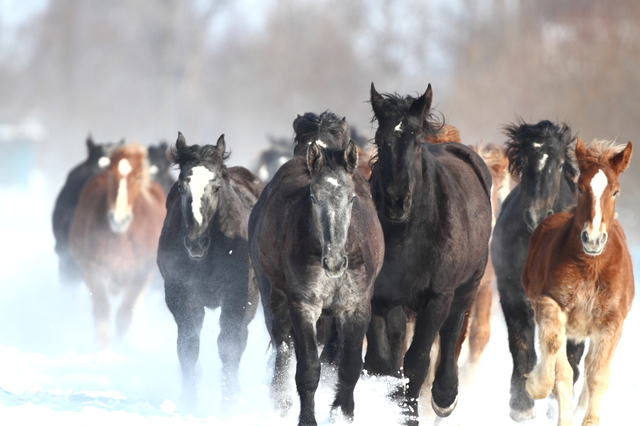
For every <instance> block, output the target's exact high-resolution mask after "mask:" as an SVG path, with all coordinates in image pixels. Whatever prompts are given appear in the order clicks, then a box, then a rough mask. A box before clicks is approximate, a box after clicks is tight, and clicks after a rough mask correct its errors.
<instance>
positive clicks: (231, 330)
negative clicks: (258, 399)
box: [218, 281, 249, 400]
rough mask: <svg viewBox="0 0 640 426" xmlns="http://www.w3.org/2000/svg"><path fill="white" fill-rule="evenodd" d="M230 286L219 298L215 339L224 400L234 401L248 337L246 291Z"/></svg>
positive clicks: (238, 285)
mask: <svg viewBox="0 0 640 426" xmlns="http://www.w3.org/2000/svg"><path fill="white" fill-rule="evenodd" d="M229 283H230V286H229V288H227V290H228V291H227V292H226V293H225V294H224V295H223V297H222V303H221V305H222V306H221V311H220V334H219V335H218V355H219V356H220V359H221V360H222V398H223V400H229V399H231V398H233V397H234V396H235V395H236V394H237V392H238V390H239V387H240V386H239V383H238V369H239V367H240V359H241V358H242V354H243V353H244V350H245V348H246V347H247V338H248V336H249V329H248V327H247V326H248V324H247V323H246V322H245V321H244V315H245V310H246V305H247V290H248V287H247V285H245V284H244V282H233V281H230V282H229ZM243 287H244V288H243Z"/></svg>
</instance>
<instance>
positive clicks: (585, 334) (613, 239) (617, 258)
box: [522, 138, 634, 426]
mask: <svg viewBox="0 0 640 426" xmlns="http://www.w3.org/2000/svg"><path fill="white" fill-rule="evenodd" d="M621 148H622V147H621V146H615V145H613V143H611V142H607V141H596V142H594V143H592V144H591V145H590V146H589V147H588V148H585V146H584V144H583V143H582V140H580V138H578V141H577V144H576V158H577V160H578V168H579V170H580V177H579V178H578V188H579V190H578V192H579V196H578V205H577V206H576V207H575V208H574V209H572V210H571V211H570V212H562V213H556V214H554V215H552V216H549V217H547V218H546V219H545V220H543V221H542V223H540V225H539V226H538V227H537V228H536V229H535V231H534V232H533V234H532V235H531V239H530V240H529V254H528V256H527V261H526V263H525V266H524V270H523V273H522V283H523V285H524V288H525V290H526V292H527V296H528V297H529V300H531V305H532V307H533V310H534V312H535V319H536V323H537V324H538V328H539V331H538V336H539V339H540V362H539V363H538V364H537V365H536V366H535V368H534V369H533V372H532V373H531V374H530V375H529V377H528V379H527V381H526V389H527V392H528V393H529V394H530V395H531V396H532V397H533V398H535V399H541V398H545V397H546V396H547V395H548V394H549V392H550V391H552V390H553V394H554V395H555V396H556V398H557V399H558V405H559V418H558V425H561V426H565V425H571V424H572V420H571V417H572V413H571V411H572V403H571V400H572V393H573V369H572V367H571V365H570V363H569V360H568V358H567V353H566V342H567V341H568V340H573V341H574V342H583V341H586V340H587V339H589V352H588V354H587V357H586V360H585V385H584V388H583V389H582V394H581V395H580V401H579V408H581V409H585V408H586V410H587V411H586V414H585V416H584V419H583V421H582V425H583V426H586V425H596V424H598V423H599V413H600V401H601V399H602V396H603V394H604V392H605V391H606V389H607V387H608V385H609V375H610V374H609V373H610V364H611V358H612V357H613V352H614V350H615V348H616V346H617V344H618V340H619V339H620V335H621V334H622V323H623V322H624V319H625V317H626V316H627V313H628V312H629V309H630V308H631V303H632V301H633V298H634V281H633V268H632V265H631V256H630V254H629V250H628V248H627V243H626V238H625V235H624V232H623V231H622V227H621V226H620V223H619V222H618V221H617V220H616V218H615V217H616V213H615V207H616V198H617V197H618V195H619V194H620V183H619V181H618V177H619V176H620V173H622V171H623V170H624V169H625V168H626V167H627V166H628V165H629V161H630V160H631V149H632V148H631V142H629V143H628V144H627V146H626V147H625V148H624V149H621Z"/></svg>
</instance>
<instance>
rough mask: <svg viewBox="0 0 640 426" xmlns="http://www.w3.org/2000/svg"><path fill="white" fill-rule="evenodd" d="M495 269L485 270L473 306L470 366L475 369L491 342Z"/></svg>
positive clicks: (470, 328)
mask: <svg viewBox="0 0 640 426" xmlns="http://www.w3.org/2000/svg"><path fill="white" fill-rule="evenodd" d="M494 278H495V275H494V274H493V269H491V270H490V269H489V266H488V265H487V269H486V270H485V274H484V275H483V276H482V280H481V281H480V286H479V287H478V293H477V295H476V301H475V303H474V305H473V307H472V308H471V318H470V322H471V325H470V327H469V361H468V363H469V366H470V367H471V369H472V372H473V370H474V369H475V368H476V367H477V365H478V363H479V362H480V356H482V352H484V348H486V347H487V343H489V337H490V336H491V302H492V298H493V279H494Z"/></svg>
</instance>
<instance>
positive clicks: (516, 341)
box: [498, 276, 537, 422]
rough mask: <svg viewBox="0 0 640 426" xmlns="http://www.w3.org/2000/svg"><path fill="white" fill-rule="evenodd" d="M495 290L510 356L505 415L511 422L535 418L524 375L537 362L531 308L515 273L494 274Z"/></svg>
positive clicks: (532, 402)
mask: <svg viewBox="0 0 640 426" xmlns="http://www.w3.org/2000/svg"><path fill="white" fill-rule="evenodd" d="M498 291H499V293H500V305H501V306H502V313H503V314H504V319H505V322H506V324H507V332H508V338H509V350H510V352H511V357H512V358H513V371H512V373H511V398H510V400H509V407H510V411H509V415H510V416H511V418H512V419H513V420H514V421H516V422H521V421H525V420H530V419H532V418H534V417H535V408H534V401H533V398H531V396H530V395H529V394H528V393H527V391H526V390H525V381H526V378H527V375H528V374H529V373H530V372H531V370H533V367H534V366H535V365H536V361H537V357H536V352H535V346H534V342H535V322H534V319H533V309H531V302H529V299H528V298H527V295H526V294H525V292H524V287H523V286H522V281H521V280H520V277H519V276H517V277H515V276H514V277H509V278H508V279H507V278H505V277H498Z"/></svg>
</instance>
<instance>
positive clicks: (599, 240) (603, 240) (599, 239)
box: [598, 232, 608, 245]
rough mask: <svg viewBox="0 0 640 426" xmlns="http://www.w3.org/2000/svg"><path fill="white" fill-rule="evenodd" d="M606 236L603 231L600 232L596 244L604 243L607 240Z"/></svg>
mask: <svg viewBox="0 0 640 426" xmlns="http://www.w3.org/2000/svg"><path fill="white" fill-rule="evenodd" d="M607 237H608V234H607V233H606V232H603V233H602V234H600V237H598V244H599V245H604V243H606V242H607Z"/></svg>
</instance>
